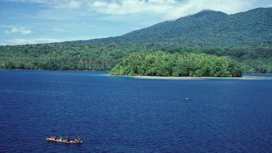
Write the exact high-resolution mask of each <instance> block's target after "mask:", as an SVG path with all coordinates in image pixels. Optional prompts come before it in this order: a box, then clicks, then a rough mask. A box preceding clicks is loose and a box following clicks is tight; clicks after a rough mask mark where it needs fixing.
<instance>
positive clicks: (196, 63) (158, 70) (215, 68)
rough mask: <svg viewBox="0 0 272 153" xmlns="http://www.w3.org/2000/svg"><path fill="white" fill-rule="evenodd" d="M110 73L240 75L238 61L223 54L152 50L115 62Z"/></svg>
mask: <svg viewBox="0 0 272 153" xmlns="http://www.w3.org/2000/svg"><path fill="white" fill-rule="evenodd" d="M110 74H111V75H129V76H135V75H136V76H138V75H140V76H174V77H182V76H184V77H185V76H189V77H242V68H241V65H240V63H239V62H237V61H235V60H233V59H230V58H228V57H225V56H222V57H218V56H216V55H207V54H203V53H202V54H194V53H186V52H181V53H174V54H170V53H167V52H162V51H158V52H153V53H146V52H141V53H136V54H131V55H129V56H128V57H126V58H123V60H122V61H121V62H120V63H119V64H117V65H116V66H115V67H114V68H113V69H112V70H111V71H110Z"/></svg>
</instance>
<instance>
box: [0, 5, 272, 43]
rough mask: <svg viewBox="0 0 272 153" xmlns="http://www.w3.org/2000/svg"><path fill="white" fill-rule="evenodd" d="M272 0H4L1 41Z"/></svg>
mask: <svg viewBox="0 0 272 153" xmlns="http://www.w3.org/2000/svg"><path fill="white" fill-rule="evenodd" d="M258 7H272V1H271V0H0V18H1V20H0V33H1V34H0V45H16V44H27V43H28V44H33V43H48V42H60V41H68V40H87V39H93V38H102V37H109V36H119V35H122V34H125V33H127V32H130V31H133V30H137V29H141V28H145V27H148V26H151V25H153V24H156V23H159V22H162V21H165V20H175V19H177V18H179V17H183V16H186V15H190V14H194V13H197V12H199V11H201V10H204V9H209V10H216V11H222V12H225V13H227V14H234V13H237V12H243V11H247V10H250V9H253V8H258Z"/></svg>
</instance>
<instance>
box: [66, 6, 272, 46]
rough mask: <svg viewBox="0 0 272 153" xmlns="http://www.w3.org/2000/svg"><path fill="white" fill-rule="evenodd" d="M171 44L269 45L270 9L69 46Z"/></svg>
mask: <svg viewBox="0 0 272 153" xmlns="http://www.w3.org/2000/svg"><path fill="white" fill-rule="evenodd" d="M128 42H129V43H135V42H144V43H159V42H171V43H175V44H178V45H185V46H188V45H189V46H255V45H258V46H260V45H271V44H272V8H257V9H253V10H250V11H247V12H242V13H237V14H232V15H227V14H225V13H222V12H217V11H210V10H206V11H201V12H199V13H197V14H194V15H190V16H186V17H182V18H179V19H177V20H175V21H166V22H162V23H159V24H156V25H153V26H151V27H148V28H144V29H141V30H136V31H133V32H130V33H127V34H125V35H122V36H118V37H110V38H104V39H94V40H88V41H73V42H69V43H72V44H78V43H80V44H82V43H83V44H101V43H118V44H120V43H128Z"/></svg>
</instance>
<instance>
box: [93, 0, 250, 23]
mask: <svg viewBox="0 0 272 153" xmlns="http://www.w3.org/2000/svg"><path fill="white" fill-rule="evenodd" d="M254 2H255V0H239V1H237V0H201V1H199V0H185V1H177V0H149V1H145V0H119V1H94V2H92V3H88V6H89V9H90V10H91V11H95V12H97V13H101V14H108V15H129V14H137V13H139V14H146V13H149V14H158V15H159V16H161V17H162V18H163V19H166V20H169V19H170V20H171V19H176V18H179V17H182V16H186V15H190V14H193V13H197V12H199V11H201V10H205V9H210V10H218V11H223V12H225V13H228V14H232V13H237V12H240V11H245V10H248V9H249V8H251V7H252V6H253V3H254Z"/></svg>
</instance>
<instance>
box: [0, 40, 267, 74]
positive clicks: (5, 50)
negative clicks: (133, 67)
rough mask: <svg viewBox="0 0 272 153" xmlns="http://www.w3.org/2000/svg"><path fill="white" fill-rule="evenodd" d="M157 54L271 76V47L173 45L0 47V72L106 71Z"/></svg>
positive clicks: (160, 43) (37, 45)
mask: <svg viewBox="0 0 272 153" xmlns="http://www.w3.org/2000/svg"><path fill="white" fill-rule="evenodd" d="M158 50H161V51H164V52H169V53H176V52H188V53H195V54H201V53H205V54H209V55H217V56H227V57H230V58H232V59H235V60H237V61H238V62H240V63H241V66H242V71H243V73H272V46H242V47H230V46H226V47H200V46H182V45H180V44H178V43H175V42H158V43H136V42H135V43H119V44H117V43H113V42H112V43H109V44H66V43H52V44H34V45H15V46H0V69H43V70H98V71H110V70H111V69H112V68H113V67H114V66H115V65H116V64H117V63H119V62H120V61H121V60H122V58H124V57H127V56H129V55H130V54H133V53H137V52H147V53H149V52H156V51H158Z"/></svg>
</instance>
